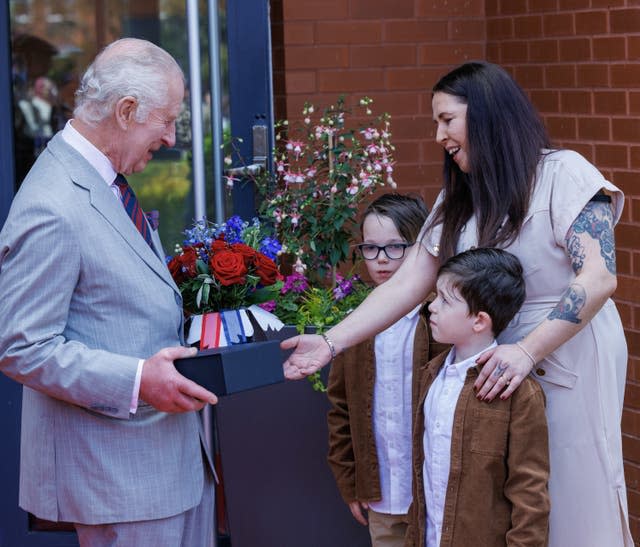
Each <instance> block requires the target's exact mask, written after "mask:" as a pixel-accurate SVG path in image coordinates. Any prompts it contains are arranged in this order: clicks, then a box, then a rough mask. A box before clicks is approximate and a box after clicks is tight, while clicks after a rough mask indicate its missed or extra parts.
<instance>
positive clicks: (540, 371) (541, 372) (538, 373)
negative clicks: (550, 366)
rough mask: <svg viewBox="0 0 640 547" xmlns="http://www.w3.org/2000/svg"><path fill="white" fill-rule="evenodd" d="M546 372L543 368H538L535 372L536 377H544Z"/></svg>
mask: <svg viewBox="0 0 640 547" xmlns="http://www.w3.org/2000/svg"><path fill="white" fill-rule="evenodd" d="M546 373H547V372H546V371H545V370H544V369H543V368H539V369H537V370H536V374H537V375H538V376H544V375H545V374H546Z"/></svg>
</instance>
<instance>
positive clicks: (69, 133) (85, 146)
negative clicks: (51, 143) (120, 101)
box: [61, 120, 144, 414]
mask: <svg viewBox="0 0 640 547" xmlns="http://www.w3.org/2000/svg"><path fill="white" fill-rule="evenodd" d="M72 121H73V120H68V121H67V123H66V124H65V126H64V128H63V129H62V134H61V136H62V138H63V139H64V140H65V142H66V143H67V144H68V145H69V146H71V148H73V149H74V150H76V151H77V152H78V153H79V154H80V155H81V156H82V157H83V158H84V159H85V160H87V162H88V163H89V164H90V165H91V167H93V168H94V169H95V170H96V171H97V172H98V174H99V175H100V177H102V180H104V182H105V184H106V185H107V186H109V187H110V188H111V191H112V192H113V195H114V196H115V197H116V198H118V201H120V188H118V187H117V186H116V184H115V179H116V176H117V175H118V174H117V173H116V171H115V169H114V168H113V165H111V160H109V158H107V156H105V155H104V154H103V153H102V152H100V150H98V149H97V148H96V147H95V146H94V145H93V144H92V143H91V142H89V141H88V140H87V139H85V138H84V137H83V136H82V135H81V134H80V133H79V132H78V131H77V130H76V128H75V127H73V125H72V124H71V122H72ZM143 364H144V359H140V360H139V361H138V370H137V371H136V379H135V382H134V385H133V393H132V395H131V404H130V407H129V412H131V413H132V414H135V413H136V411H137V410H138V397H139V394H140V379H141V378H142V365H143Z"/></svg>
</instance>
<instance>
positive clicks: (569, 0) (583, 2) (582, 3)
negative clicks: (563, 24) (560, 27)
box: [559, 0, 589, 11]
mask: <svg viewBox="0 0 640 547" xmlns="http://www.w3.org/2000/svg"><path fill="white" fill-rule="evenodd" d="M559 7H560V11H568V10H581V9H585V8H588V7H589V0H560V6H559Z"/></svg>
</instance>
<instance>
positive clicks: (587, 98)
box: [560, 91, 591, 114]
mask: <svg viewBox="0 0 640 547" xmlns="http://www.w3.org/2000/svg"><path fill="white" fill-rule="evenodd" d="M560 111H561V112H563V113H574V114H590V113H591V93H590V92H588V91H561V92H560Z"/></svg>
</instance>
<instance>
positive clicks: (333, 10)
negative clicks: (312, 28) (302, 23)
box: [282, 0, 349, 23]
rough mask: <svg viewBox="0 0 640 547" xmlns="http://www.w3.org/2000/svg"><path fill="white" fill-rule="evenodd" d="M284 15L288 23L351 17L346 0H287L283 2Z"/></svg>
mask: <svg viewBox="0 0 640 547" xmlns="http://www.w3.org/2000/svg"><path fill="white" fill-rule="evenodd" d="M282 16H283V18H284V20H285V21H287V23H288V22H290V21H295V20H306V21H317V20H327V19H337V20H340V19H346V18H348V17H349V4H348V2H345V1H344V0H304V1H300V0H285V1H284V2H283V3H282Z"/></svg>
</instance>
